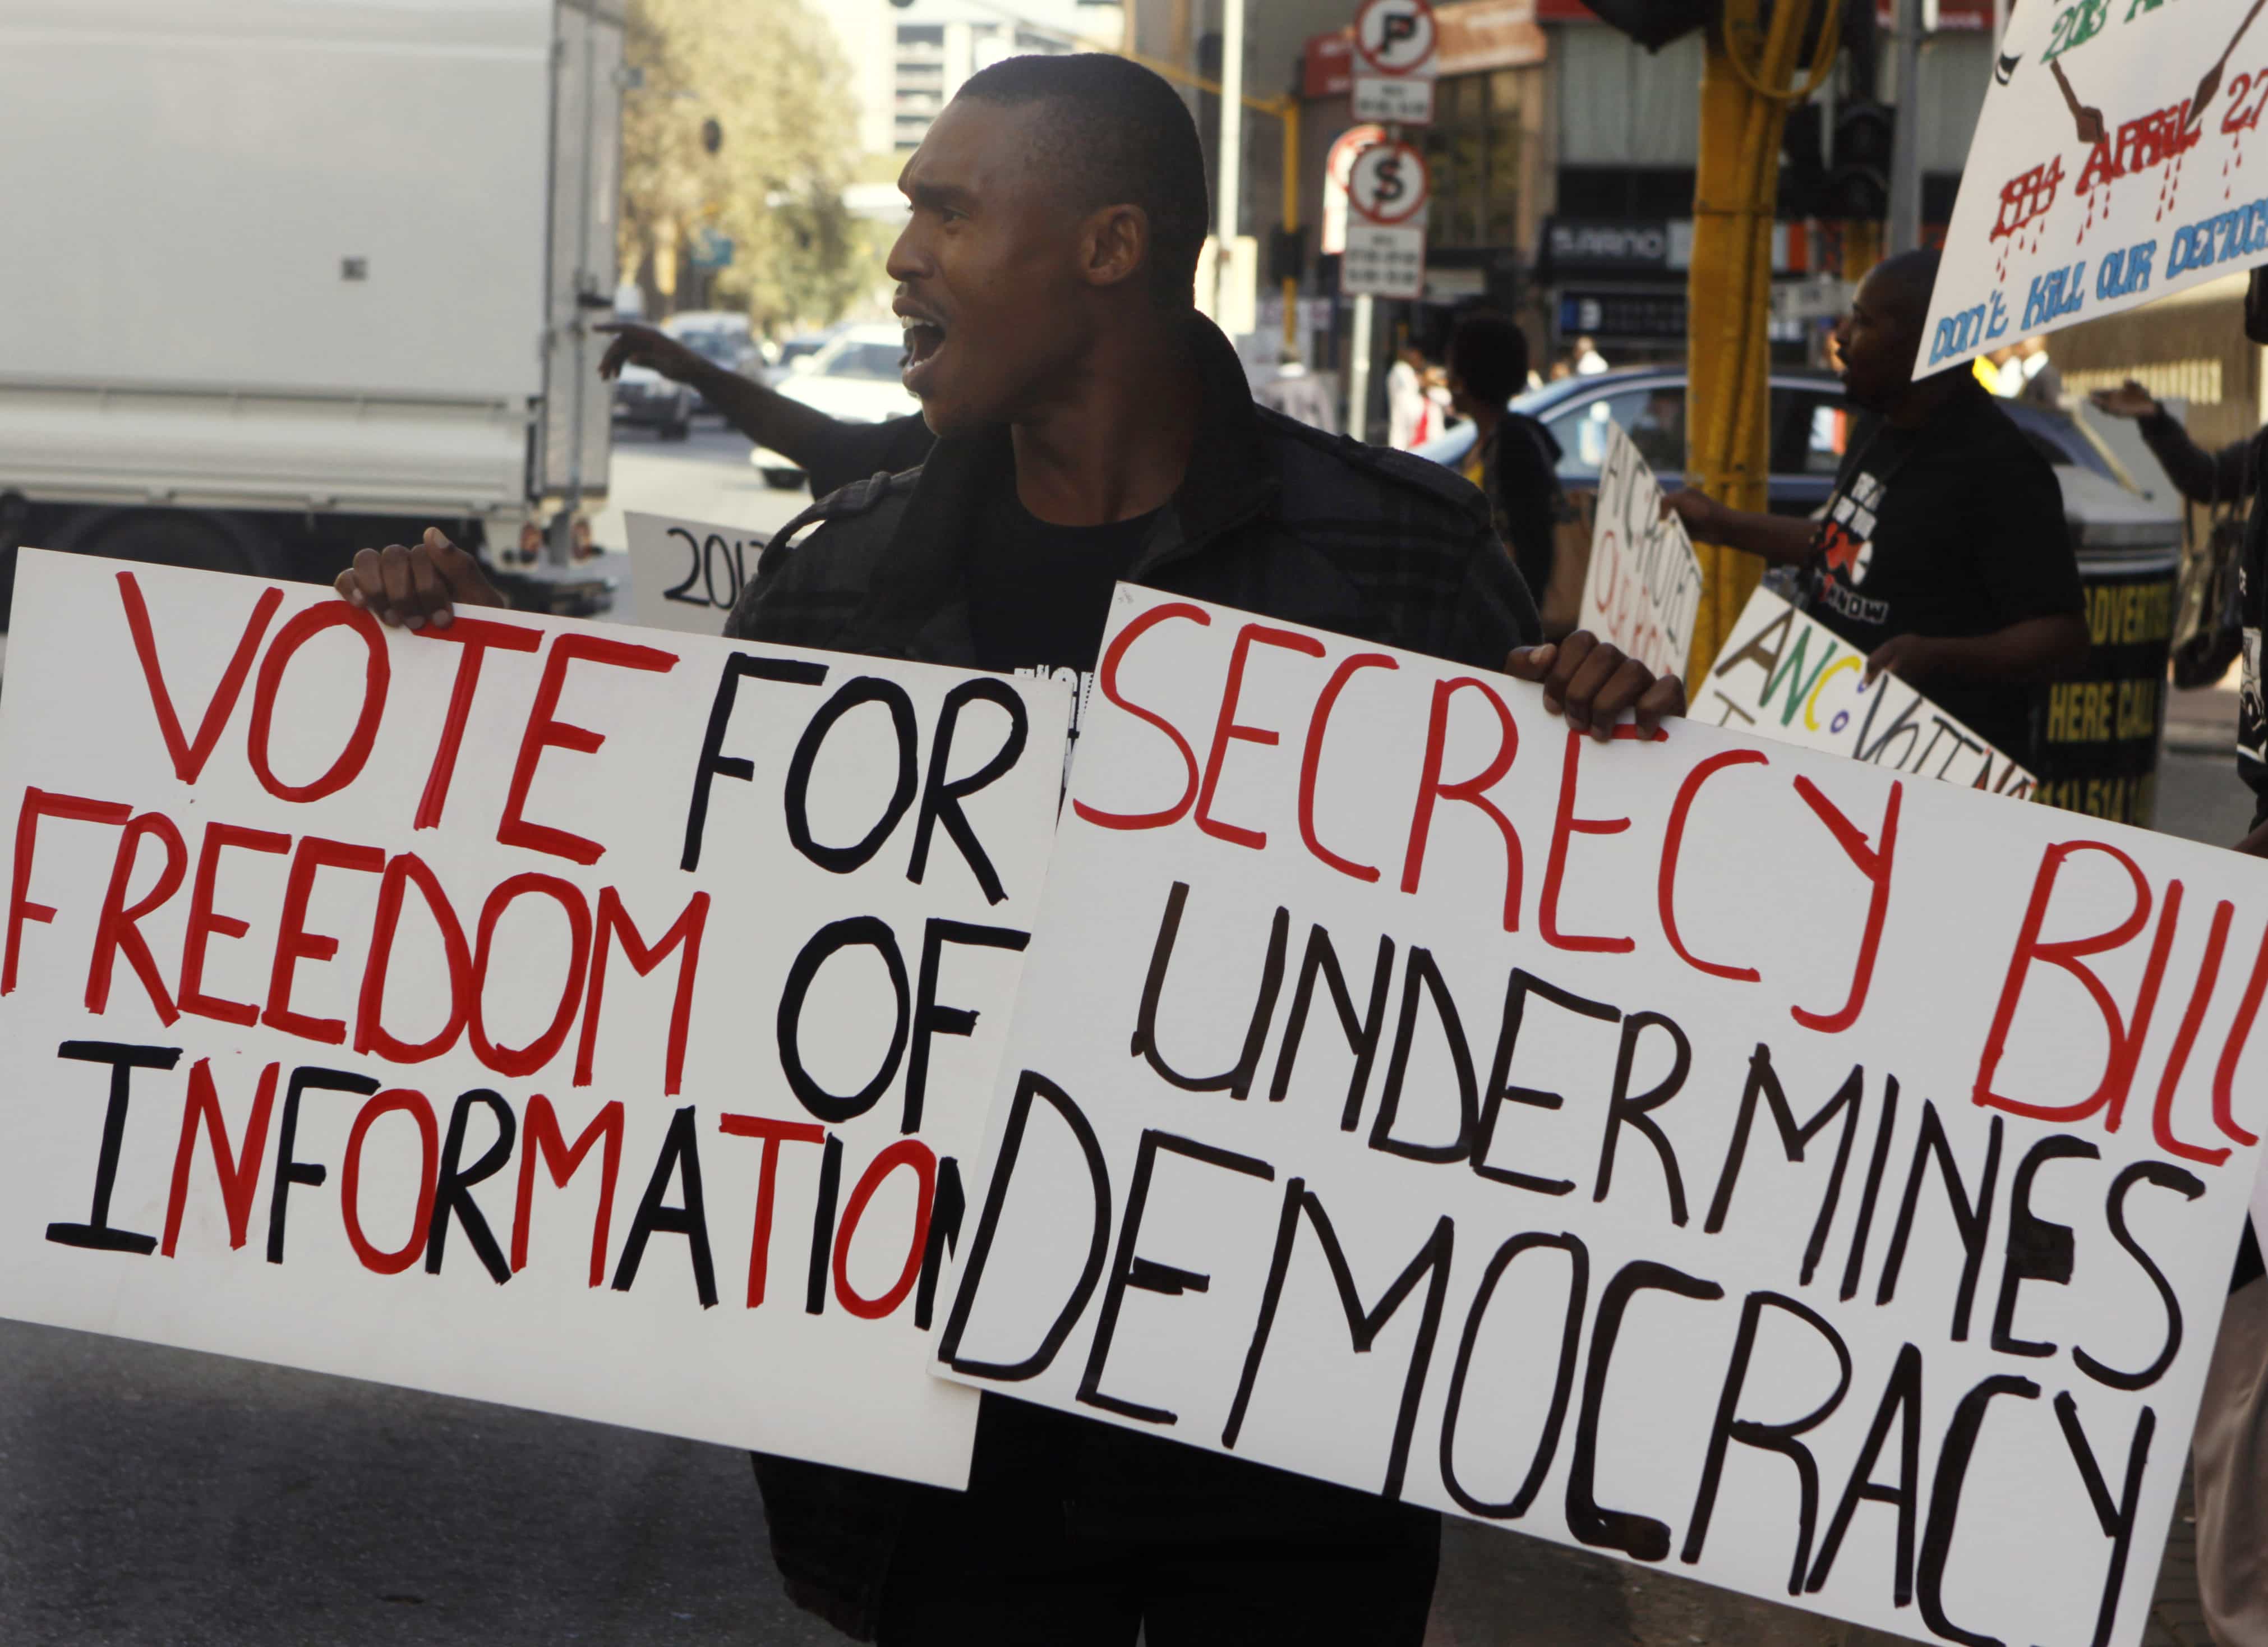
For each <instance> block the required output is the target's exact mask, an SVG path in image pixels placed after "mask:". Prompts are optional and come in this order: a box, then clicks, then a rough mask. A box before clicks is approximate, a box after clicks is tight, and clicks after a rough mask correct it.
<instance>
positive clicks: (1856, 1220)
mask: <svg viewBox="0 0 2268 1647" xmlns="http://www.w3.org/2000/svg"><path fill="white" fill-rule="evenodd" d="M1084 736H1085V738H1086V740H1087V742H1086V748H1085V750H1084V752H1083V754H1082V756H1081V757H1080V760H1079V764H1078V768H1077V770H1076V772H1075V773H1074V778H1073V783H1072V794H1071V805H1070V807H1069V808H1068V809H1066V810H1065V812H1064V820H1063V825H1062V831H1061V834H1060V835H1059V838H1058V839H1057V847H1056V853H1055V859H1054V862H1053V866H1052V868H1051V869H1050V873H1049V884H1048V888H1047V890H1046V893H1045V895H1044V897H1043V898H1042V907H1041V912H1040V920H1039V925H1038V927H1037V928H1036V929H1035V933H1034V936H1033V945H1032V951H1031V956H1030V964H1029V965H1028V966H1027V968H1026V970H1025V974H1024V984H1023V987H1022V989H1021V991H1020V994H1019V996H1018V1000H1017V1005H1016V1022H1015V1026H1014V1028H1013V1031H1012V1032H1011V1035H1010V1038H1009V1045H1008V1049H1007V1057H1006V1061H1005V1063H1004V1065H1003V1067H1002V1074H1001V1085H1000V1089H999V1093H998V1097H997V1098H996V1100H995V1104H994V1108H993V1111H992V1116H991V1122H990V1140H989V1142H988V1147H987V1149H986V1156H985V1160H986V1167H985V1178H986V1181H985V1184H984V1187H983V1190H982V1191H981V1192H980V1193H979V1194H978V1196H977V1204H976V1207H975V1208H972V1213H971V1226H970V1233H969V1235H968V1238H967V1239H966V1240H965V1241H964V1243H963V1245H962V1249H961V1259H960V1274H959V1278H958V1284H957V1291H956V1293H955V1296H954V1303H953V1306H952V1309H951V1311H950V1313H949V1314H948V1316H947V1318H946V1327H945V1330H944V1332H943V1333H942V1334H941V1335H940V1337H939V1352H940V1355H941V1357H942V1361H941V1368H942V1370H946V1372H947V1373H948V1374H949V1375H950V1376H953V1377H958V1378H961V1379H964V1380H966V1381H968V1382H969V1383H971V1384H975V1385H983V1386H985V1387H989V1388H994V1389H998V1390H1003V1391H1006V1392H1011V1393H1013V1395H1015V1396H1016V1397H1017V1398H1018V1399H1020V1400H1028V1401H1036V1402H1040V1403H1042V1404H1043V1405H1047V1406H1050V1407H1057V1408H1060V1409H1063V1410H1065V1411H1068V1412H1072V1413H1076V1414H1081V1415H1083V1416H1086V1417H1088V1418H1092V1419H1095V1420H1099V1421H1101V1422H1108V1423H1116V1424H1120V1425H1123V1426H1126V1427H1128V1428H1131V1429H1143V1430H1146V1431H1148V1432H1150V1433H1152V1434H1157V1435H1162V1436H1166V1437H1173V1438H1175V1439H1178V1440H1181V1441H1182V1442H1185V1443H1187V1444H1190V1445H1192V1446H1198V1447H1204V1448H1207V1449H1210V1450H1213V1451H1229V1452H1233V1453H1235V1454H1236V1455H1238V1456H1240V1457H1242V1458H1246V1459H1253V1460H1255V1461H1257V1462H1260V1463H1264V1464H1268V1465H1273V1466H1282V1467H1284V1468H1287V1469H1292V1470H1296V1471H1300V1472H1302V1473H1307V1474H1310V1475H1314V1476H1319V1477H1322V1478H1325V1479H1327V1480H1330V1481H1339V1482H1343V1483H1345V1484H1347V1485H1350V1486H1352V1487H1355V1488H1360V1489H1362V1490H1364V1491H1368V1492H1377V1493H1383V1494H1385V1495H1386V1496H1389V1497H1399V1498H1402V1499H1405V1500H1408V1501H1410V1502H1414V1503H1425V1504H1431V1505H1434V1506H1438V1507H1440V1508H1441V1509H1444V1510H1454V1511H1457V1512H1460V1513H1462V1514H1465V1515H1468V1516H1471V1517H1475V1518H1481V1519H1484V1520H1487V1521H1491V1522H1493V1523H1495V1524H1497V1525H1503V1526H1506V1527H1511V1528H1515V1529H1520V1530H1523V1531H1526V1532H1529V1533H1536V1534H1540V1535H1542V1536H1543V1537H1547V1538H1550V1539H1554V1540H1559V1541H1562V1542H1568V1543H1580V1544H1583V1545H1587V1546H1589V1547H1594V1548H1596V1549H1601V1550H1605V1551H1609V1552H1612V1553H1615V1554H1616V1555H1622V1556H1624V1557H1627V1558H1630V1559H1633V1560H1637V1561H1642V1562H1660V1563H1663V1564H1664V1565H1665V1566H1666V1567H1667V1569H1668V1570H1672V1571H1676V1572H1680V1573H1684V1574H1688V1575H1690V1576H1693V1577H1700V1578H1704V1579H1706V1580H1708V1581H1710V1582H1712V1583H1715V1584H1722V1585H1726V1586H1727V1587H1730V1588H1733V1589H1736V1590H1741V1591H1745V1592H1749V1593H1751V1594H1756V1595H1759V1596H1769V1597H1771V1598H1773V1599H1781V1600H1792V1601H1794V1602H1797V1603H1799V1604H1800V1605H1802V1606H1808V1607H1811V1608H1814V1609H1815V1610H1818V1611H1822V1612H1825V1613H1829V1614H1835V1615H1837V1616H1839V1617H1844V1618H1848V1619H1852V1620H1857V1621H1863V1622H1865V1623H1867V1624H1870V1625H1874V1626H1876V1627H1879V1628H1882V1629H1889V1630H1894V1631H1898V1632H1900V1633H1903V1634H1905V1635H1909V1636H1917V1637H1919V1638H1922V1639H1944V1640H1960V1641H1967V1642H1976V1641H1980V1640H1985V1639H1998V1640H2005V1641H2011V1642H2023V1643H2041V1644H2042V1647H2064V1644H2066V1643H2077V1644H2080V1647H2084V1644H2086V1643H2097V1642H2100V1643H2111V1644H2113V1647H2132V1643H2136V1642H2138V1641H2139V1639H2140V1636H2141V1633H2142V1626H2143V1622H2144V1619H2145V1614H2146V1612H2147V1607H2148V1605H2149V1601H2150V1594H2151V1588H2152V1584H2151V1580H2152V1571H2153V1568H2154V1563H2155V1561H2156V1558H2157V1552H2158V1551H2159V1549H2160V1548H2161V1540H2162V1539H2163V1537H2164V1533H2165V1530H2166V1526H2167V1522H2168V1518H2169V1515H2170V1513H2171V1510H2172V1507H2173V1504H2174V1502H2175V1498H2176V1492H2177V1490H2178V1488H2179V1485H2180V1481H2181V1476H2182V1469H2183V1459H2184V1456H2185V1453H2186V1448H2185V1446H2184V1441H2185V1439H2186V1437H2187V1436H2188V1433H2189V1429H2190V1426H2191V1422H2192V1419H2193V1415H2194V1412H2195V1408H2196V1404H2197V1400H2198V1391H2199V1387H2200V1384H2201V1382H2202V1379H2203V1376H2204V1370H2205V1362H2206V1359H2207V1356H2208V1355H2209V1354H2210V1352H2211V1349H2212V1347H2213V1336H2214V1326H2215V1323H2216V1320H2217V1318H2218V1316H2219V1313H2220V1307H2221V1304H2222V1300H2223V1297H2224V1296H2225V1295H2226V1293H2227V1290H2228V1277H2229V1270H2230V1265H2231V1261H2232V1259H2233V1256H2234V1253H2235V1247H2236V1241H2237V1234H2238V1228H2239V1223H2240V1221H2241V1220H2242V1218H2243V1216H2244V1212H2245V1207H2246V1203H2247V1200H2248V1199H2249V1197H2250V1193H2251V1191H2252V1186H2253V1181H2254V1178H2255V1174H2256V1171H2257V1168H2258V1165H2259V1157H2260V1152H2259V1150H2258V1149H2257V1147H2255V1145H2254V1143H2253V1135H2254V1134H2257V1133H2258V1132H2259V1131H2260V1130H2261V1129H2262V1127H2263V1125H2264V1121H2268V1114H2264V1111H2268V1103H2264V1091H2263V1081H2262V1075H2263V1063H2264V1060H2268V1048H2263V1047H2261V1046H2259V1045H2257V1044H2256V1043H2257V1042H2258V1041H2259V1040H2261V1039H2262V1037H2258V1036H2252V1035H2250V1030H2251V1029H2252V1028H2253V1022H2252V1021H2253V1019H2254V1017H2255V1016H2257V1008H2258V1006H2259V1001H2260V988H2261V986H2262V984H2263V982H2264V980H2268V966H2264V960H2263V957H2264V955H2268V945H2264V937H2268V870H2264V868H2263V867H2262V866H2261V865H2260V864H2259V863H2257V862H2256V861H2254V860H2250V859H2246V858H2241V857H2238V856H2235V855H2234V854H2232V853H2226V852H2219V851H2214V850H2212V849H2210V848H2206V847H2203V846H2196V845H2193V844H2191V843H2187V842H2183V841H2178V840H2174V839H2170V838H2166V837H2163V836H2157V835H2150V834H2146V833H2144V832H2142V831H2136V830H2132V829H2125V828H2121V827H2118V826H2117V825H2113V824H2108V823H2100V822H2097V821H2095V820H2091V819H2087V818H2082V817H2077V816H2072V815H2069V814H2066V813H2058V812H2054V811H2051V810H2049V809H2045V808H2040V807H2020V806H2006V805H2002V804H1999V802H1997V801H1990V800H1987V799H1985V798H1983V797H1979V796H1975V795H1971V794H1964V793H1962V792H1961V791H1959V790H1957V789H1955V788H1953V787H1950V786H1947V785H1942V784H1935V783H1923V782H1920V781H1918V780H1917V779H1911V778H1908V777H1904V776H1902V775H1901V774H1898V773H1896V772H1889V771H1886V770H1882V769H1881V768H1877V767H1869V766H1866V765H1862V764H1857V763H1854V762H1851V761H1845V760H1838V759H1835V758H1833V757H1829V756H1825V755H1822V754H1816V753H1814V752H1812V751H1810V750H1801V749H1795V748H1791V747H1788V746H1786V745H1781V744H1769V743H1761V742H1756V741H1753V740H1749V739H1746V738H1742V737H1740V736H1737V735H1734V734H1731V733H1728V732H1725V731H1721V730H1719V729H1718V728H1716V727H1710V726H1707V725H1704V724H1699V723H1696V722H1691V721H1678V722H1674V723H1672V727H1671V729H1670V730H1669V732H1668V735H1667V736H1666V738H1665V739H1664V740H1663V741H1661V742H1655V743H1639V742H1634V741H1627V740H1622V739H1617V740H1615V741H1613V742H1607V743H1602V742H1599V741H1597V740H1594V739H1593V738H1590V737H1588V736H1583V735H1571V734H1570V733H1569V731H1568V729H1567V727H1566V726H1565V722H1564V721H1560V720H1555V719H1554V718H1552V717H1550V716H1549V715H1547V714H1546V713H1544V712H1543V708H1542V704H1541V694H1540V692H1539V691H1538V690H1537V689H1535V688H1533V687H1529V686H1527V685H1524V684H1521V683H1515V682H1513V681H1511V680H1509V679H1507V678H1506V677H1504V676H1497V675H1493V674H1491V673H1489V672H1486V671H1475V670H1472V669H1470V668H1463V667H1460V666H1457V665H1454V664H1447V663H1442V662H1438V661H1432V660H1430V659H1426V658H1423V657H1419V656H1418V655H1416V654H1410V653H1402V652H1394V651H1389V650H1388V649H1386V648H1383V647H1379V646H1372V645H1369V644H1367V643H1364V642H1359V641H1354V640H1351V639H1345V638H1343V637H1339V636H1335V635H1329V634H1323V633H1320V632H1315V631H1306V630H1302V629H1300V628H1297V627H1296V626H1294V625H1291V624H1281V623H1278V622H1275V621H1273V620H1270V621H1267V622H1264V623H1263V622H1256V621H1252V620H1248V619H1247V618H1246V617H1243V616H1242V615H1241V614H1239V613H1236V612H1233V611H1229V610H1227V609H1222V608H1219V607H1213V606H1208V605H1204V604H1203V603H1201V602H1195V601H1189V600H1183V599H1180V598H1177V597H1175V596H1172V595H1163V594H1159V593H1155V592H1152V591H1148V590H1143V589H1137V588H1132V587H1121V589H1120V590H1119V592H1118V594H1117V595H1116V607H1115V610H1114V615H1113V621H1112V624H1111V628H1110V632H1109V636H1108V639H1107V641H1106V643H1105V650H1104V653H1103V661H1102V666H1101V671H1100V677H1099V679H1098V682H1097V687H1096V692H1095V698H1094V711H1093V713H1092V715H1091V716H1090V718H1089V720H1088V723H1087V725H1086V728H1085V729H1084ZM2095 934H2101V935H2100V936H2099V937H2098V936H2096V935H2095ZM2090 980H2092V981H2090ZM1962 1632H1967V1633H1966V1634H1964V1633H1962Z"/></svg>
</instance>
